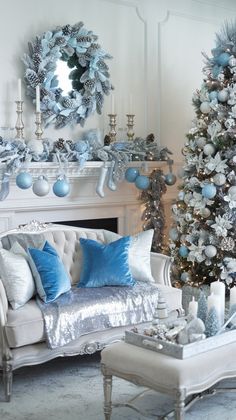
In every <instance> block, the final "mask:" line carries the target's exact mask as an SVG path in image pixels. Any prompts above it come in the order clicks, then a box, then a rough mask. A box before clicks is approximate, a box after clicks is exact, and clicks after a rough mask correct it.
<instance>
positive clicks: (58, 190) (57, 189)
mask: <svg viewBox="0 0 236 420" xmlns="http://www.w3.org/2000/svg"><path fill="white" fill-rule="evenodd" d="M52 189H53V192H54V194H55V195H56V196H57V197H65V196H66V195H68V194H69V192H70V184H69V182H67V180H66V179H64V178H62V179H60V178H59V179H58V180H57V181H56V182H55V183H54V184H53V187H52Z"/></svg>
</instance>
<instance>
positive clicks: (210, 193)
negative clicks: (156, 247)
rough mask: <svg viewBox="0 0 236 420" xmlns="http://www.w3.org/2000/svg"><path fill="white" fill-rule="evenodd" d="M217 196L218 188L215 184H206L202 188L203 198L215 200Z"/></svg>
mask: <svg viewBox="0 0 236 420" xmlns="http://www.w3.org/2000/svg"><path fill="white" fill-rule="evenodd" d="M215 195H216V187H215V185H214V184H206V185H204V187H203V188H202V196H203V197H205V198H213V197H215Z"/></svg>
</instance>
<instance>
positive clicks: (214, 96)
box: [209, 90, 218, 101]
mask: <svg viewBox="0 0 236 420" xmlns="http://www.w3.org/2000/svg"><path fill="white" fill-rule="evenodd" d="M217 97H218V92H217V90H212V91H211V92H210V93H209V98H210V100H211V101H213V100H214V99H217Z"/></svg>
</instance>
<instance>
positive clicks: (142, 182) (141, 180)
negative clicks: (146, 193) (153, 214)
mask: <svg viewBox="0 0 236 420" xmlns="http://www.w3.org/2000/svg"><path fill="white" fill-rule="evenodd" d="M135 185H136V187H137V188H138V189H139V190H146V189H147V188H148V187H149V185H150V181H149V178H148V177H147V176H145V175H139V176H137V178H136V180H135Z"/></svg>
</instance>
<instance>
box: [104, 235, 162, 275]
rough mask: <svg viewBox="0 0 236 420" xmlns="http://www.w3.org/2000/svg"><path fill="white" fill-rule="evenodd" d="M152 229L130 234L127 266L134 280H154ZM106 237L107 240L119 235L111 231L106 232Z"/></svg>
mask: <svg viewBox="0 0 236 420" xmlns="http://www.w3.org/2000/svg"><path fill="white" fill-rule="evenodd" d="M153 234H154V229H149V230H144V231H143V232H140V233H137V234H136V235H133V236H131V244H130V248H129V267H130V271H131V274H132V276H133V278H134V279H135V280H139V281H147V282H154V281H155V280H154V278H153V276H152V272H151V262H150V251H151V247H152V238H153ZM105 235H106V239H107V241H108V243H109V242H113V241H116V240H117V239H118V238H121V236H120V235H118V234H117V233H113V232H108V231H107V232H106V234H105Z"/></svg>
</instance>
